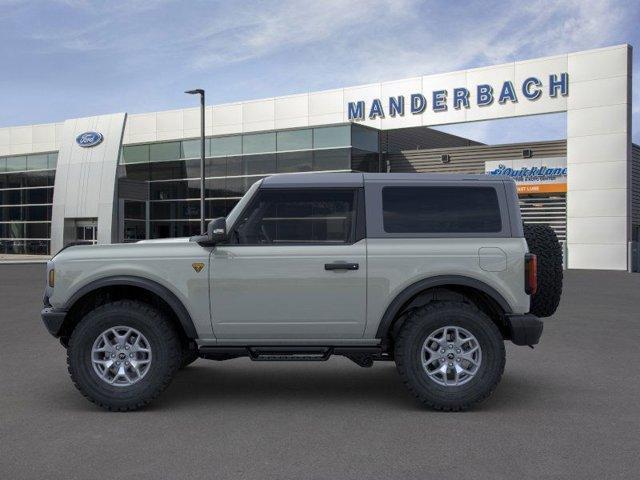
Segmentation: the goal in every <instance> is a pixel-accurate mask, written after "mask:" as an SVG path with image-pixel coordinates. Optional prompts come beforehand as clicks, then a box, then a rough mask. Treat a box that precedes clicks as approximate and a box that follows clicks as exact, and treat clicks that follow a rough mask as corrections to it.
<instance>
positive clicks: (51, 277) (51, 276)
mask: <svg viewBox="0 0 640 480" xmlns="http://www.w3.org/2000/svg"><path fill="white" fill-rule="evenodd" d="M48 283H49V286H50V287H51V288H53V287H54V286H55V284H56V271H55V270H54V269H51V270H49V279H48Z"/></svg>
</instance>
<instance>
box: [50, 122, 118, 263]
mask: <svg viewBox="0 0 640 480" xmlns="http://www.w3.org/2000/svg"><path fill="white" fill-rule="evenodd" d="M125 117H126V115H125V114H124V113H115V114H112V115H100V116H96V117H86V118H77V119H73V120H67V121H66V122H65V123H64V128H63V133H62V143H61V146H60V150H59V152H58V167H57V169H56V180H55V187H54V192H53V208H52V217H51V251H52V252H56V251H58V250H59V249H60V248H62V247H63V240H64V223H65V222H64V220H65V218H97V219H98V243H112V242H113V241H115V240H116V239H115V238H114V236H113V234H114V233H116V230H115V229H114V220H115V218H114V199H115V188H116V177H117V166H118V156H119V153H120V145H121V140H122V132H123V129H124V122H125ZM88 131H95V132H100V133H102V135H103V137H104V141H103V142H102V143H100V144H98V145H96V146H94V147H90V148H83V147H80V146H79V145H78V144H77V143H76V137H77V136H78V135H79V134H81V133H84V132H88Z"/></svg>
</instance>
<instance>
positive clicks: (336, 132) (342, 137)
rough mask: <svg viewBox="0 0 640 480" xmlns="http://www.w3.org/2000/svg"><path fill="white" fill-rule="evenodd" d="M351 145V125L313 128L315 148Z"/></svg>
mask: <svg viewBox="0 0 640 480" xmlns="http://www.w3.org/2000/svg"><path fill="white" fill-rule="evenodd" d="M349 146H351V126H350V125H344V126H340V127H321V128H314V129H313V148H336V147H349Z"/></svg>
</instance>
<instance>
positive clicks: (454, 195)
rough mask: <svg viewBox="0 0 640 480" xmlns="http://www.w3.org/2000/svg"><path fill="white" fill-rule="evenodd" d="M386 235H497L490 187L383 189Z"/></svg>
mask: <svg viewBox="0 0 640 480" xmlns="http://www.w3.org/2000/svg"><path fill="white" fill-rule="evenodd" d="M382 211H383V224H384V230H385V232H387V233H429V234H437V233H496V232H500V231H501V230H502V220H501V217H500V205H499V203H498V195H497V194H496V191H495V189H494V188H492V187H444V186H442V187H437V186H433V187H384V188H383V189H382Z"/></svg>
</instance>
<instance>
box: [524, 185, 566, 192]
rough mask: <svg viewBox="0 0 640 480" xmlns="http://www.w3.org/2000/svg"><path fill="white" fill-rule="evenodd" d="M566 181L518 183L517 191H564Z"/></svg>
mask: <svg viewBox="0 0 640 480" xmlns="http://www.w3.org/2000/svg"><path fill="white" fill-rule="evenodd" d="M566 192H567V184H566V183H538V184H531V183H529V184H525V185H518V193H566Z"/></svg>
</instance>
